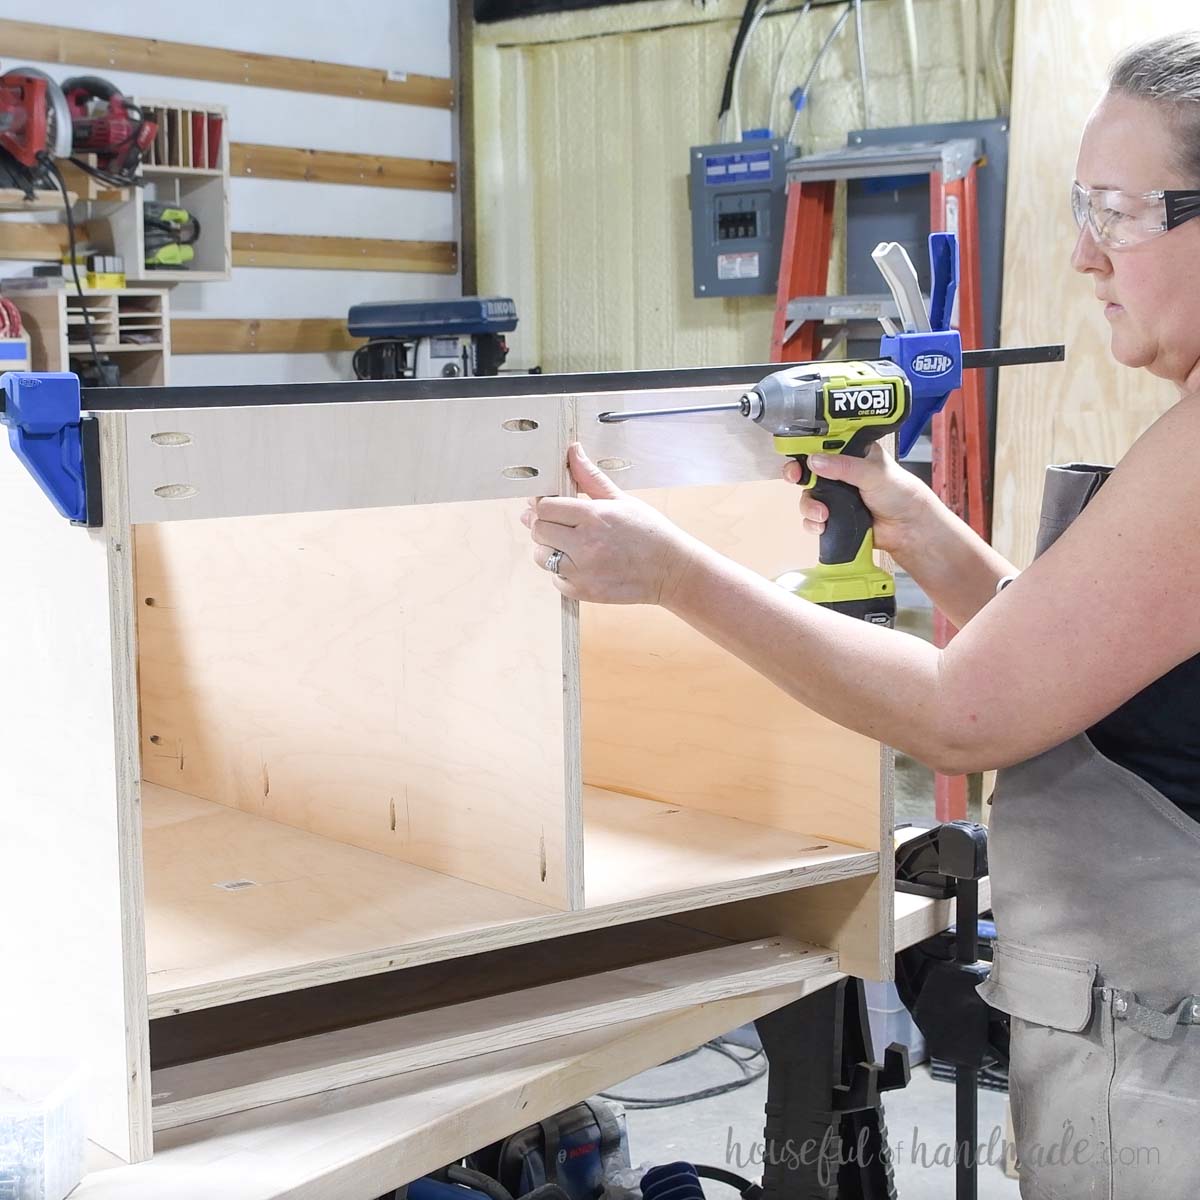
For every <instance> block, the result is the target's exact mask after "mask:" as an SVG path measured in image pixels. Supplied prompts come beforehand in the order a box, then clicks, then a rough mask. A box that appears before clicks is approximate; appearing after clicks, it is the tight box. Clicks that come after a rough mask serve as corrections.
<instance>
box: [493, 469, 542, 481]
mask: <svg viewBox="0 0 1200 1200" xmlns="http://www.w3.org/2000/svg"><path fill="white" fill-rule="evenodd" d="M500 474H501V475H503V476H504V478H505V479H536V478H537V477H538V469H537V467H505V468H504V470H503V471H501V472H500Z"/></svg>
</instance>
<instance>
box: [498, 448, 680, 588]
mask: <svg viewBox="0 0 1200 1200" xmlns="http://www.w3.org/2000/svg"><path fill="white" fill-rule="evenodd" d="M567 460H568V464H569V466H570V468H571V475H572V477H573V478H574V480H575V483H576V486H577V487H578V488H579V497H580V498H579V499H568V498H567V497H565V496H543V497H540V498H539V499H536V500H530V502H529V508H528V509H526V511H525V512H524V513H523V514H522V515H521V521H522V523H523V524H524V525H525V526H526V527H527V528H528V529H529V531H530V533H531V534H532V535H533V541H534V547H533V559H534V562H536V563H537V565H538V566H539V567H541V568H542V569H543V570H545V569H546V568H547V563H548V562H549V561H550V558H551V555H552V554H553V553H554V552H555V551H556V550H561V551H562V556H561V558H559V560H558V571H557V573H556V574H552V575H551V578H552V579H553V580H554V584H555V586H556V587H557V588H558V590H559V591H560V592H562V594H563V595H564V596H566V597H567V598H568V599H570V600H590V601H592V602H594V603H598V604H660V603H663V602H664V601H665V600H666V599H667V597H668V596H669V595H670V593H671V592H672V591H673V589H674V588H675V587H676V585H677V584H678V582H679V580H680V579H681V578H682V577H683V575H684V574H686V572H687V569H688V566H689V564H690V561H691V557H692V554H693V552H694V549H695V547H696V545H697V543H696V542H695V541H694V539H692V538H691V537H689V536H688V535H687V534H686V533H684V532H683V530H682V529H680V528H679V527H678V526H676V525H673V524H672V523H671V522H670V521H668V520H667V518H666V517H664V516H663V515H662V514H661V513H660V512H658V511H657V510H656V509H654V508H651V507H650V505H649V504H646V503H645V502H644V501H642V500H638V499H635V498H634V497H633V496H627V495H626V494H625V493H624V492H623V491H621V489H620V488H619V487H617V485H616V484H615V483H613V481H612V480H611V479H609V477H608V476H607V475H605V474H604V472H603V471H601V470H600V468H599V467H597V466H596V464H595V463H594V462H592V460H591V459H590V458H588V456H587V455H586V454H585V453H584V452H583V448H582V447H581V446H579V445H578V444H576V445H573V446H572V447H571V448H570V450H569V452H568V456H567Z"/></svg>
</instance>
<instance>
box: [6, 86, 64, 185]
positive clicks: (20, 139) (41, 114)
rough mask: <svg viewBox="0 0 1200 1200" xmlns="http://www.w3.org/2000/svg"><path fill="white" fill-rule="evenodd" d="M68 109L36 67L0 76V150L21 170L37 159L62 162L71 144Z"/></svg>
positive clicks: (61, 96)
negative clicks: (44, 154)
mask: <svg viewBox="0 0 1200 1200" xmlns="http://www.w3.org/2000/svg"><path fill="white" fill-rule="evenodd" d="M73 136H74V135H73V133H72V119H71V109H70V107H69V105H68V104H67V98H66V96H65V94H64V93H63V90H62V88H60V87H59V86H58V84H57V83H55V82H54V80H53V79H51V78H50V76H49V75H47V74H46V73H45V72H43V71H39V70H38V69H37V68H36V67H14V68H13V69H12V70H11V71H6V72H5V73H4V74H3V75H0V146H2V147H3V148H4V149H5V150H7V151H8V153H9V154H10V155H12V157H13V158H15V159H16V160H17V162H19V163H20V164H21V165H22V166H23V167H29V168H33V167H36V166H38V162H39V155H41V154H43V153H48V154H50V155H52V156H53V157H55V158H66V157H67V156H68V155H70V153H71V146H72V141H73Z"/></svg>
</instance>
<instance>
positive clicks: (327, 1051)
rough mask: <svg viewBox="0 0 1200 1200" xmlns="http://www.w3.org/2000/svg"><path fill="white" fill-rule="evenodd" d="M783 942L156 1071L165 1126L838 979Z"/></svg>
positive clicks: (727, 949)
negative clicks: (827, 978) (807, 981)
mask: <svg viewBox="0 0 1200 1200" xmlns="http://www.w3.org/2000/svg"><path fill="white" fill-rule="evenodd" d="M837 966H838V960H837V955H836V954H834V953H832V952H831V951H828V950H823V949H821V948H819V947H816V946H809V945H806V944H804V943H802V942H796V941H794V940H790V939H783V938H768V939H763V940H760V941H755V942H745V943H739V944H735V945H731V946H722V947H719V948H716V949H712V950H702V951H700V952H698V953H696V954H685V955H681V956H679V957H677V958H669V959H665V960H661V961H658V962H648V963H642V964H639V965H636V966H630V967H624V968H621V969H618V970H612V971H605V972H602V973H591V974H584V975H581V976H580V977H578V978H575V979H569V980H564V981H562V982H558V983H551V984H545V985H543V986H542V987H531V988H523V989H519V990H514V991H510V992H506V993H501V994H499V995H494V996H489V997H487V998H484V999H478V1000H469V1001H467V1002H465V1003H462V1004H450V1005H446V1006H444V1007H439V1008H435V1009H430V1010H426V1011H424V1012H419V1013H413V1014H409V1015H405V1016H400V1017H394V1018H392V1019H390V1020H386V1021H375V1022H372V1023H371V1024H369V1025H360V1026H356V1027H355V1028H352V1029H343V1030H338V1031H336V1032H333V1033H326V1034H320V1035H318V1036H315V1037H309V1038H302V1039H299V1040H297V1041H293V1042H283V1043H279V1044H277V1045H273V1046H266V1047H260V1048H258V1049H255V1050H246V1051H242V1052H240V1053H237V1054H229V1055H223V1056H221V1057H219V1058H215V1059H207V1060H205V1061H202V1062H196V1063H189V1064H187V1065H184V1066H179V1067H169V1068H165V1069H163V1070H159V1071H155V1072H154V1095H155V1108H154V1125H155V1129H156V1130H157V1129H172V1128H176V1127H178V1126H180V1125H186V1124H189V1123H191V1122H194V1121H203V1120H208V1119H210V1118H212V1117H219V1116H224V1115H226V1114H229V1113H235V1112H243V1111H245V1110H247V1109H251V1108H259V1107H262V1106H264V1105H267V1104H277V1103H280V1102H282V1101H287V1100H293V1099H297V1098H299V1097H301V1096H312V1095H317V1094H320V1093H322V1092H329V1091H331V1090H333V1089H335V1088H339V1087H350V1086H354V1085H356V1084H360V1083H368V1082H370V1081H372V1080H376V1079H385V1078H388V1077H389V1076H392V1075H399V1074H404V1073H407V1072H411V1071H419V1070H421V1069H423V1068H426V1067H430V1066H440V1065H443V1064H445V1063H451V1062H458V1061H460V1060H461V1059H464V1058H472V1057H478V1056H479V1055H482V1054H487V1053H492V1052H495V1051H499V1050H506V1049H509V1048H510V1047H514V1046H522V1045H529V1044H531V1043H535V1042H541V1041H546V1040H548V1039H551V1038H555V1037H563V1036H566V1035H568V1034H572V1033H579V1032H582V1031H584V1030H587V1029H602V1028H605V1027H607V1026H610V1025H614V1024H618V1023H619V1022H621V1021H624V1020H633V1019H636V1018H638V1017H647V1016H654V1015H657V1014H659V1013H664V1012H677V1011H680V1010H683V1009H687V1008H691V1007H695V1006H698V1005H704V1004H713V1003H717V1002H719V1001H721V1000H727V999H730V998H732V997H734V996H740V995H746V994H747V993H754V992H757V991H762V990H764V989H767V988H774V987H782V986H786V985H788V984H795V983H800V982H802V981H803V980H805V979H811V978H814V977H816V976H820V975H825V974H828V973H829V972H830V971H835V970H837Z"/></svg>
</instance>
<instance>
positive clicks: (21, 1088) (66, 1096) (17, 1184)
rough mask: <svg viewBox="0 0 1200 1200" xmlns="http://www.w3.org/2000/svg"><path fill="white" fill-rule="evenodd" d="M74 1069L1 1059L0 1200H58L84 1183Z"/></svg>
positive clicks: (80, 1083)
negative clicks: (80, 1182)
mask: <svg viewBox="0 0 1200 1200" xmlns="http://www.w3.org/2000/svg"><path fill="white" fill-rule="evenodd" d="M84 1082H85V1081H84V1078H83V1074H82V1072H81V1070H80V1069H79V1067H78V1066H77V1064H75V1063H72V1062H69V1061H65V1060H61V1059H46V1058H0V1200H63V1197H65V1196H66V1195H67V1194H68V1193H69V1192H70V1191H71V1190H72V1188H74V1187H75V1186H76V1185H77V1184H78V1183H79V1181H80V1180H81V1179H82V1178H83V1155H84V1133H83V1089H84Z"/></svg>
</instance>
